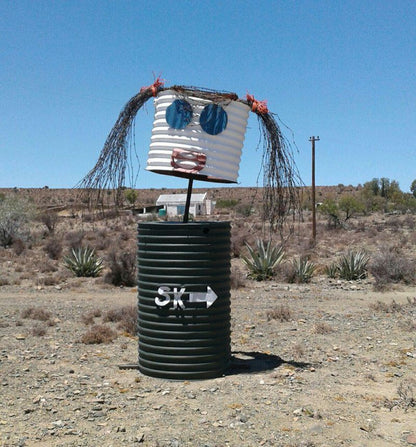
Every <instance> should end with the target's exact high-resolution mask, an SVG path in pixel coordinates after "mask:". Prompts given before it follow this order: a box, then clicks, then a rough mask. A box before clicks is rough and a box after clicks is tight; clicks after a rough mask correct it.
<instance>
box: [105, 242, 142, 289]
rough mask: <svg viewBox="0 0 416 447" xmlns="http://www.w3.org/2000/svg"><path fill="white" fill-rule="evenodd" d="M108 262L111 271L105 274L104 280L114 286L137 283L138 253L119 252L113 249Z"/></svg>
mask: <svg viewBox="0 0 416 447" xmlns="http://www.w3.org/2000/svg"><path fill="white" fill-rule="evenodd" d="M107 264H108V267H109V269H110V271H109V272H108V273H107V274H106V275H105V277H104V282H106V283H107V284H113V285H114V286H126V287H133V286H135V285H136V284H137V280H136V271H137V260H136V253H135V252H133V251H125V252H122V253H118V252H117V251H116V250H115V249H113V250H112V251H111V252H110V253H109V254H108V257H107Z"/></svg>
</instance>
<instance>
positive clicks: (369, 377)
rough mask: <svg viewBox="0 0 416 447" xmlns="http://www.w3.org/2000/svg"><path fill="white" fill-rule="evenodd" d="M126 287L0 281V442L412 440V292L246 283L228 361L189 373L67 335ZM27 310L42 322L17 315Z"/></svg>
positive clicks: (129, 297) (236, 301)
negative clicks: (213, 374) (157, 372)
mask: <svg viewBox="0 0 416 447" xmlns="http://www.w3.org/2000/svg"><path fill="white" fill-rule="evenodd" d="M136 295H137V292H136V290H135V289H128V288H125V289H116V288H109V289H102V288H101V289H100V288H99V287H96V286H95V285H94V284H93V283H89V282H88V281H87V280H86V281H85V283H83V284H82V285H80V286H79V287H78V288H76V289H66V288H65V287H62V288H61V287H53V286H51V287H43V288H27V289H23V288H22V287H18V286H4V287H1V288H0V338H1V356H0V370H1V379H0V380H1V383H0V390H1V400H0V445H2V446H98V445H101V446H124V445H126V446H127V445H129V446H131V445H143V446H159V447H162V446H163V447H165V446H166V447H168V446H178V447H179V446H197V447H222V446H233V447H234V446H235V447H237V446H238V447H240V446H249V447H253V446H299V447H300V446H309V447H313V446H328V447H329V446H331V447H332V446H340V445H345V446H380V447H383V446H386V447H387V446H395V445H397V446H407V445H414V444H415V445H416V401H415V399H416V303H415V302H414V298H415V297H416V288H415V287H413V288H401V289H400V290H395V291H390V292H384V293H376V292H374V291H373V289H372V286H371V284H370V283H369V282H362V283H360V282H358V283H357V282H354V283H349V282H341V281H336V280H333V281H332V282H331V281H330V280H328V279H327V278H326V279H319V278H317V279H315V280H314V282H313V283H312V284H309V285H288V284H281V283H277V282H266V283H256V282H247V284H246V287H244V288H243V289H240V290H237V291H233V297H232V318H231V322H232V352H233V364H232V367H231V369H230V371H229V372H228V373H227V374H226V375H225V376H224V377H219V378H216V379H211V380H202V381H169V380H163V379H155V378H152V377H147V376H144V375H142V374H141V373H140V372H138V371H137V370H135V369H120V367H119V366H120V365H126V364H135V363H137V344H138V342H137V339H136V338H134V337H128V336H126V335H123V334H122V333H120V331H119V335H118V337H117V338H116V339H115V340H114V341H113V342H112V343H110V344H99V345H97V344H95V345H90V344H84V343H81V342H80V339H81V337H82V335H83V334H85V332H86V331H87V330H88V327H87V326H86V325H85V324H84V323H83V321H82V317H83V315H84V316H85V315H86V314H88V313H89V312H91V311H93V310H97V309H99V310H101V311H102V312H103V313H104V312H105V311H106V310H109V309H113V308H118V307H121V306H125V305H135V304H136V300H137V297H136ZM393 300H394V301H395V303H396V304H394V303H393ZM29 307H34V308H40V309H45V310H48V311H49V312H50V313H51V315H52V316H51V319H50V321H52V323H50V325H48V324H47V323H41V322H39V321H36V320H33V319H30V318H22V311H24V310H25V309H27V308H29ZM271 311H274V312H271ZM280 319H282V320H284V321H280ZM95 322H96V323H100V322H102V317H96V318H95ZM106 324H109V325H111V324H112V323H106ZM39 325H43V329H44V330H45V331H46V333H45V334H44V335H36V334H37V333H39V332H41V331H39V327H40V326H39ZM113 328H116V326H115V324H113Z"/></svg>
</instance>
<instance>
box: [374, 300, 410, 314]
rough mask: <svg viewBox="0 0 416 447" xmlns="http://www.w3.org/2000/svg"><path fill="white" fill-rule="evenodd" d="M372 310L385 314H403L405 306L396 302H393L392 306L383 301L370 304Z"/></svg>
mask: <svg viewBox="0 0 416 447" xmlns="http://www.w3.org/2000/svg"><path fill="white" fill-rule="evenodd" d="M370 309H372V310H375V311H377V312H385V313H388V314H391V313H396V312H402V310H403V306H402V305H401V304H399V303H396V301H394V300H393V301H392V302H391V303H390V304H387V303H383V302H382V301H377V302H376V303H373V304H370Z"/></svg>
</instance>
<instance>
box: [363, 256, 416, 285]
mask: <svg viewBox="0 0 416 447" xmlns="http://www.w3.org/2000/svg"><path fill="white" fill-rule="evenodd" d="M369 270H370V273H371V274H372V275H373V276H374V279H375V287H376V288H377V289H383V288H385V287H386V286H387V285H388V284H390V283H398V282H404V283H405V284H414V283H415V282H416V264H415V261H414V260H412V259H409V258H407V257H406V256H405V255H404V254H403V253H402V251H401V250H400V249H399V248H397V247H396V248H387V249H385V250H383V251H382V252H380V253H379V254H378V255H377V256H375V257H374V259H373V261H372V262H371V264H370V268H369Z"/></svg>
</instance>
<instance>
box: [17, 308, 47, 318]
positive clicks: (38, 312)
mask: <svg viewBox="0 0 416 447" xmlns="http://www.w3.org/2000/svg"><path fill="white" fill-rule="evenodd" d="M20 316H21V317H22V318H25V319H31V320H39V321H48V320H50V319H51V317H52V314H51V313H50V312H49V311H48V310H45V309H43V308H41V307H28V308H26V309H24V310H22V312H21V314H20Z"/></svg>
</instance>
